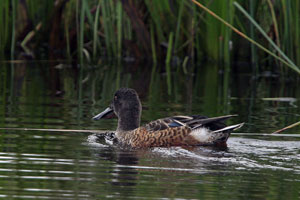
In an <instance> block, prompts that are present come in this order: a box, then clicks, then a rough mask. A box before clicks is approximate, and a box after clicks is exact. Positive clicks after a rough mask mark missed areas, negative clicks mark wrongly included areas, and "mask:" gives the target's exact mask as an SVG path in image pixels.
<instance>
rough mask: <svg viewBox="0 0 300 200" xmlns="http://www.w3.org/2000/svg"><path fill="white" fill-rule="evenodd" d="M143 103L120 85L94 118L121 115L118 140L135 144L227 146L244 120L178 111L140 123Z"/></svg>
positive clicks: (135, 93) (126, 143)
mask: <svg viewBox="0 0 300 200" xmlns="http://www.w3.org/2000/svg"><path fill="white" fill-rule="evenodd" d="M141 113H142V105H141V101H140V99H139V96H138V94H137V92H136V91H135V90H134V89H131V88H120V89H119V90H117V91H116V92H115V94H114V96H113V100H112V102H111V104H110V106H109V107H107V108H106V109H105V110H104V111H103V112H101V113H99V114H97V115H96V116H94V117H93V119H94V120H99V119H105V118H112V117H114V116H116V117H117V118H118V126H117V129H116V131H115V137H116V139H117V141H118V144H121V145H125V146H129V147H132V148H151V147H172V146H207V145H210V146H223V147H224V146H226V147H227V144H226V142H227V140H228V138H229V136H230V134H231V132H232V131H234V130H237V129H239V128H240V127H242V126H243V124H244V123H239V124H235V125H230V126H226V125H225V124H224V121H225V120H227V119H229V118H231V117H235V116H237V115H225V116H219V117H212V118H208V117H206V116H201V115H191V116H185V115H178V116H171V117H166V118H161V119H157V120H154V121H151V122H149V123H147V124H145V125H142V126H140V121H141Z"/></svg>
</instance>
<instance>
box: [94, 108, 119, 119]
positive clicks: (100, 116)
mask: <svg viewBox="0 0 300 200" xmlns="http://www.w3.org/2000/svg"><path fill="white" fill-rule="evenodd" d="M115 116H116V115H115V113H114V110H113V109H111V108H110V107H108V108H106V109H105V110H104V111H103V112H101V113H99V114H98V115H96V116H94V117H93V120H99V119H110V118H114V117H115Z"/></svg>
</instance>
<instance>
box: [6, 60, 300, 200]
mask: <svg viewBox="0 0 300 200" xmlns="http://www.w3.org/2000/svg"><path fill="white" fill-rule="evenodd" d="M1 65H2V66H1V68H0V76H1V79H0V81H1V83H0V127H2V128H3V127H10V128H40V129H76V130H114V129H115V127H116V120H115V119H112V120H102V121H97V122H94V121H92V120H91V117H92V116H93V115H94V114H97V112H100V111H101V110H103V109H104V108H105V107H106V106H108V105H109V103H110V100H111V98H112V95H113V93H114V91H115V90H116V89H117V88H119V87H132V88H135V89H136V90H137V91H138V93H139V95H140V97H141V99H142V104H143V108H144V111H143V117H142V123H146V122H147V121H150V120H153V119H157V118H159V117H165V116H171V115H176V114H203V115H208V116H217V115H225V114H238V115H239V117H237V118H233V119H230V120H228V124H232V123H239V122H246V124H245V126H244V127H243V128H242V129H240V130H239V131H238V133H236V134H233V135H232V136H231V137H230V139H229V140H228V148H227V149H218V148H212V147H197V148H180V147H173V148H153V149H149V150H129V149H124V148H120V147H118V146H114V145H110V144H108V143H105V142H104V141H99V140H97V137H95V135H94V134H92V133H86V132H83V131H82V132H80V131H79V132H75V131H74V132H72V131H71V132H62V131H33V130H0V198H3V199H32V198H38V199H105V198H118V199H120V198H122V199H133V198H136V199H162V198H166V199H175V198H177V199H179V198H180V199H299V198H300V167H299V166H300V150H299V149H300V135H299V133H300V128H299V127H295V128H293V129H290V130H288V131H287V132H285V133H283V134H275V135H270V134H269V133H271V132H273V131H275V130H277V129H280V128H283V127H285V126H287V125H289V124H292V123H295V122H297V121H299V119H300V117H299V116H300V115H299V113H300V109H299V106H300V103H299V100H300V90H299V87H298V85H299V84H298V83H297V82H296V81H294V80H290V79H288V78H286V79H284V80H283V79H277V78H274V77H272V76H271V77H270V76H252V75H251V74H247V73H244V74H241V73H239V74H236V73H232V74H230V76H229V75H226V74H223V73H220V72H218V71H216V68H215V66H214V65H208V66H201V68H200V69H199V70H197V71H196V72H195V73H193V74H189V75H188V76H183V75H182V74H181V73H176V72H174V73H173V74H172V79H171V81H172V85H171V86H172V87H171V94H170V95H168V92H167V91H168V85H167V80H166V74H165V73H164V70H161V69H159V68H157V69H156V70H153V68H151V66H150V67H149V69H148V70H146V68H147V66H143V68H141V67H140V68H139V67H131V68H127V67H117V66H115V65H111V64H103V65H101V66H84V68H83V69H78V68H77V69H74V68H72V67H71V66H69V65H66V64H64V65H58V63H51V62H50V63H49V62H42V63H41V62H38V63H36V62H35V63H20V64H13V65H12V64H7V63H2V64H1ZM216 72H217V73H216ZM226 76H227V78H226ZM169 89H170V88H169ZM279 97H280V98H279Z"/></svg>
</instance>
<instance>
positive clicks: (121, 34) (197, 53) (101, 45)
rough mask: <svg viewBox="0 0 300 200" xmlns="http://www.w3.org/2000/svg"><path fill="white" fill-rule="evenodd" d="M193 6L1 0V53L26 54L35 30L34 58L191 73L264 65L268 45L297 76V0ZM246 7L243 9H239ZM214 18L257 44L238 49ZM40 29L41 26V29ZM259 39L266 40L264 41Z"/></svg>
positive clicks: (152, 1)
mask: <svg viewBox="0 0 300 200" xmlns="http://www.w3.org/2000/svg"><path fill="white" fill-rule="evenodd" d="M193 1H194V2H193ZM193 1H184V0H174V1H161V0H145V1H121V0H111V1H107V0H90V1H87V0H69V1H66V6H62V7H58V6H59V5H57V4H55V3H54V2H53V1H45V2H43V3H39V1H38V0H27V1H15V0H14V1H10V0H2V2H1V4H0V16H1V18H2V20H1V21H0V55H1V56H2V57H3V56H4V54H5V52H10V54H11V58H12V56H13V54H15V53H14V52H15V49H16V50H17V53H20V51H22V49H21V50H20V48H19V44H20V43H22V42H23V41H24V38H25V39H26V35H29V34H30V33H32V31H34V33H35V34H34V35H33V36H31V39H30V41H26V44H27V45H26V48H28V49H29V50H28V52H30V51H32V52H34V54H35V56H36V58H41V56H40V55H45V54H40V52H39V51H40V50H41V47H43V48H44V49H46V52H47V51H61V54H62V55H63V56H64V57H65V58H70V59H72V58H73V59H74V58H78V60H80V61H81V62H84V61H87V62H89V61H93V62H97V61H98V59H99V58H100V57H102V56H105V57H108V58H119V59H121V58H124V57H126V58H132V57H134V58H135V59H145V58H146V59H149V60H152V61H153V62H159V61H164V62H165V63H167V62H166V61H168V65H170V63H172V62H171V60H176V61H177V64H178V66H183V65H184V66H185V68H184V71H185V73H187V72H188V71H189V68H188V65H187V60H189V61H192V62H193V61H195V60H197V61H203V60H215V61H221V62H224V63H227V64H226V65H223V66H225V70H227V71H230V68H231V67H230V66H231V65H230V64H229V63H230V62H231V61H232V58H233V55H236V54H239V53H243V54H244V55H249V54H251V61H252V62H254V63H256V61H259V60H263V59H261V58H262V57H261V56H265V55H264V54H262V53H261V52H259V50H258V49H256V48H255V46H254V45H256V44H255V43H257V44H262V45H261V46H262V47H263V48H265V49H268V48H269V46H268V45H270V47H272V48H274V49H275V50H276V52H277V53H275V54H276V56H277V57H280V58H281V59H282V60H283V61H284V62H287V63H288V64H289V65H292V66H293V67H291V69H294V70H295V71H297V69H298V67H297V65H298V66H299V65H300V47H299V43H300V31H299V29H300V21H299V20H300V19H299V17H300V14H299V13H300V3H299V1H290V0H289V1H271V0H266V1H259V0H251V1H238V2H234V0H222V1H216V0H215V1H212V0H203V1H198V2H199V3H201V4H202V5H203V7H205V8H207V9H209V10H210V11H211V13H208V12H206V11H205V10H202V9H200V8H199V7H198V6H197V5H196V4H195V3H197V1H196V0H193ZM20 4H25V6H23V9H26V10H25V11H24V12H25V13H26V15H27V16H28V18H26V20H27V21H26V22H24V23H26V24H32V25H31V26H27V27H26V28H24V29H23V30H19V29H20V28H18V29H15V27H20V26H18V25H19V23H20V22H21V19H20V17H19V15H20V12H19V11H20V10H18V9H19V5H20ZM236 5H240V7H238V6H236ZM266 5H267V6H266ZM262 6H266V8H267V9H265V10H264V13H262V12H261V10H262V9H260V7H262ZM240 8H243V9H244V12H243V11H242V12H240V10H241V9H240ZM59 9H60V10H61V12H62V13H63V14H62V15H61V20H58V19H56V18H55V19H56V20H57V21H55V22H53V21H51V20H52V19H54V17H53V15H55V13H56V12H57V10H59ZM237 9H238V10H237ZM212 13H213V14H212ZM245 13H247V14H248V16H247V15H245ZM264 14H267V15H268V16H270V18H271V23H269V24H267V27H266V28H267V29H268V31H267V32H266V31H265V33H263V32H262V31H261V30H260V29H259V28H258V27H261V26H262V24H263V21H260V20H259V19H260V18H263V17H262V16H263V15H264ZM214 15H217V16H219V17H220V19H222V20H223V21H226V22H227V23H228V24H230V25H233V26H235V27H237V29H239V30H241V31H243V32H244V33H245V35H250V37H249V38H252V41H254V43H249V46H251V50H250V51H249V50H248V48H240V44H239V43H238V40H236V38H237V37H236V36H235V35H234V34H232V32H233V29H231V28H228V27H227V25H226V24H224V23H223V22H222V21H219V20H218V19H216V18H215V16H214ZM245 16H246V17H245ZM254 22H256V24H255V23H254ZM22 23H23V22H22ZM54 23H60V24H61V26H60V27H61V31H59V32H57V38H56V39H57V40H59V41H60V43H59V44H61V45H62V48H61V46H60V47H57V49H47V48H48V46H47V41H49V37H50V36H49V32H51V29H52V24H54ZM39 24H40V25H41V29H39V30H36V27H37V26H38V25H39ZM249 24H250V26H249ZM261 34H262V35H267V36H268V37H266V36H265V38H262V37H261ZM171 35H172V42H170V36H171ZM270 36H271V37H270ZM15 39H17V40H15ZM231 44H233V46H231ZM274 44H275V45H274ZM243 45H244V42H243ZM275 46H276V47H275ZM36 47H38V48H36ZM232 47H233V48H232ZM51 48H55V47H51ZM8 50H10V51H8ZM272 51H273V50H271V53H273V54H274V52H272ZM46 55H47V54H46ZM271 55H272V54H271ZM259 56H260V57H259ZM276 56H275V57H276ZM150 57H152V59H151V58H150ZM279 60H280V59H279ZM282 60H281V62H282ZM268 61H272V60H270V59H268Z"/></svg>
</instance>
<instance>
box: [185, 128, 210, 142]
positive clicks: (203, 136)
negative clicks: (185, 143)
mask: <svg viewBox="0 0 300 200" xmlns="http://www.w3.org/2000/svg"><path fill="white" fill-rule="evenodd" d="M190 136H192V137H193V138H194V139H195V140H197V141H199V142H207V141H210V137H211V131H210V130H208V129H207V128H197V129H195V130H193V131H192V132H191V133H190Z"/></svg>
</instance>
